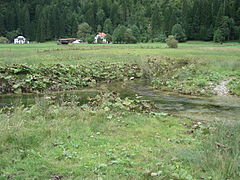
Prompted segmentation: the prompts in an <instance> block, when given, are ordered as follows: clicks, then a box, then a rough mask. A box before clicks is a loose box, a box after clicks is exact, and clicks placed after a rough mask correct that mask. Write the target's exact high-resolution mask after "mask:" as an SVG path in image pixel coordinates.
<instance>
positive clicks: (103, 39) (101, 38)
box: [94, 32, 108, 44]
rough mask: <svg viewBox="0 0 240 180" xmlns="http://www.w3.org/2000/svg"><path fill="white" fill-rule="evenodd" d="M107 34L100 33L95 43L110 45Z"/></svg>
mask: <svg viewBox="0 0 240 180" xmlns="http://www.w3.org/2000/svg"><path fill="white" fill-rule="evenodd" d="M106 37H107V34H105V33H101V32H99V33H98V34H97V35H96V36H95V39H94V43H104V44H108V41H107V39H106Z"/></svg>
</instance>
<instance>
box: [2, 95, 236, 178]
mask: <svg viewBox="0 0 240 180" xmlns="http://www.w3.org/2000/svg"><path fill="white" fill-rule="evenodd" d="M98 98H99V97H97V99H98ZM105 98H106V97H105ZM105 98H104V101H102V102H101V103H100V101H98V102H96V101H93V103H94V104H95V105H97V107H96V108H95V105H94V104H91V103H90V104H89V106H86V105H84V108H80V107H78V106H76V105H75V103H74V102H72V103H70V104H69V103H68V104H67V105H66V104H65V105H64V104H63V105H55V104H52V102H51V101H47V100H44V99H38V100H37V103H36V105H34V106H32V107H30V108H23V107H19V108H15V110H14V111H12V112H9V111H2V112H1V113H0V133H1V136H0V142H1V143H0V179H9V178H10V179H19V180H20V179H51V178H53V177H55V179H57V177H64V178H65V179H116V178H117V179H184V180H193V179H200V178H204V179H209V180H210V179H232V180H235V179H236V180H237V179H239V178H240V174H239V170H240V167H239V164H238V162H239V160H240V152H239V138H240V131H239V128H240V126H239V123H232V124H227V123H222V124H217V125H216V124H215V123H213V124H211V125H208V126H205V125H202V124H199V123H196V124H195V123H194V122H191V121H190V120H187V119H180V118H176V117H172V116H169V115H166V114H163V113H150V112H148V113H147V112H140V111H132V112H130V111H129V110H128V107H135V105H134V104H132V105H133V106H132V105H130V106H129V102H131V101H129V100H128V99H125V100H121V101H120V100H116V101H115V100H114V102H115V103H109V99H108V100H107V99H105ZM110 99H111V97H110ZM119 103H120V104H119ZM130 104H131V103H130ZM122 105H124V108H123V107H122ZM104 107H105V108H104ZM108 107H109V108H108ZM119 107H121V108H119ZM125 108H127V109H125ZM124 109H125V110H124ZM194 124H195V125H194Z"/></svg>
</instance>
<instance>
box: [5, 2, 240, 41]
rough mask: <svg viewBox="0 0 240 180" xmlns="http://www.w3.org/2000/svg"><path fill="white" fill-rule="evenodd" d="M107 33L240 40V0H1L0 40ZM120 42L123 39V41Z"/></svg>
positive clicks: (139, 37)
mask: <svg viewBox="0 0 240 180" xmlns="http://www.w3.org/2000/svg"><path fill="white" fill-rule="evenodd" d="M81 23H85V25H86V24H88V25H89V27H85V28H88V31H89V33H90V34H95V33H96V32H100V31H103V32H105V33H107V34H109V35H111V36H112V37H114V38H115V39H117V38H118V37H116V36H120V34H121V30H122V31H125V32H126V33H127V34H125V36H126V37H125V39H130V40H133V39H134V41H141V42H148V41H161V40H163V39H165V37H167V36H168V35H170V34H173V35H175V36H176V38H177V39H178V40H179V41H185V40H187V39H188V40H205V41H209V40H214V38H218V39H221V40H222V41H227V40H239V39H240V0H1V3H0V36H4V37H7V38H8V39H10V40H11V39H12V38H13V37H14V36H15V35H16V34H23V35H25V36H26V37H28V39H30V40H31V41H38V42H44V41H48V40H53V39H57V38H60V37H78V38H82V37H81V33H78V30H79V28H80V29H81V28H82V29H84V27H79V24H81ZM119 41H120V42H121V39H120V40H119Z"/></svg>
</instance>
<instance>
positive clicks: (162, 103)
mask: <svg viewBox="0 0 240 180" xmlns="http://www.w3.org/2000/svg"><path fill="white" fill-rule="evenodd" d="M102 91H115V92H118V93H120V95H121V96H122V97H134V96H135V94H137V95H139V96H142V98H143V99H146V100H149V101H153V102H155V103H156V104H157V106H158V108H159V110H160V111H163V112H167V113H171V114H174V115H176V116H179V117H186V118H190V119H193V120H197V121H215V120H222V121H236V120H240V98H239V97H233V96H212V97H198V96H187V95H179V94H176V93H171V92H163V91H159V90H155V89H153V88H151V87H150V86H148V85H147V83H145V82H144V81H141V80H135V81H131V82H121V83H119V82H118V83H111V84H100V85H99V86H98V87H94V88H83V89H80V90H75V91H64V92H55V93H47V94H11V95H0V108H3V107H6V106H14V105H20V104H22V105H24V106H31V105H33V104H35V102H36V101H37V100H38V99H39V98H42V97H45V98H46V97H54V99H55V100H56V101H59V100H60V99H61V100H65V99H68V98H71V97H72V98H77V99H80V101H81V103H82V104H83V103H85V102H87V100H88V97H94V96H95V95H96V94H98V93H99V92H102Z"/></svg>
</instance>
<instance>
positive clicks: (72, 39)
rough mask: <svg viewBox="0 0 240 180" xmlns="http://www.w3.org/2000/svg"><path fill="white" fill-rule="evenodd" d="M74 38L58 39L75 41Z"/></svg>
mask: <svg viewBox="0 0 240 180" xmlns="http://www.w3.org/2000/svg"><path fill="white" fill-rule="evenodd" d="M75 40H76V38H62V39H59V41H75Z"/></svg>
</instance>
